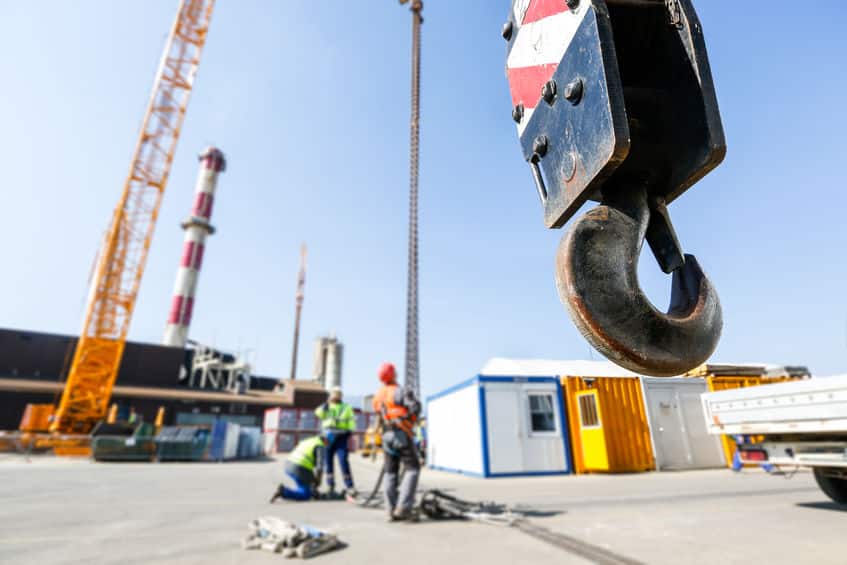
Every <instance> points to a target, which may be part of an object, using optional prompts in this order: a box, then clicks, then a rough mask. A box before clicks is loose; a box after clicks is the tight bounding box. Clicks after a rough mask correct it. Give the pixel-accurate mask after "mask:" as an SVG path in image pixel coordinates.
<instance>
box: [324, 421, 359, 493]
mask: <svg viewBox="0 0 847 565" xmlns="http://www.w3.org/2000/svg"><path fill="white" fill-rule="evenodd" d="M330 437H331V441H330V443H329V446H327V450H326V484H327V486H329V489H330V490H334V489H335V461H334V459H335V456H336V455H338V465H339V466H340V467H341V475H342V477H343V478H344V487H345V488H348V489H349V488H353V475H352V474H351V473H350V452H349V449H348V446H349V445H350V433H349V432H341V433H335V432H333V433H332V434H330Z"/></svg>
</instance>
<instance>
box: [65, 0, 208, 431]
mask: <svg viewBox="0 0 847 565" xmlns="http://www.w3.org/2000/svg"><path fill="white" fill-rule="evenodd" d="M214 4H215V1H214V0H181V1H180V3H179V9H178V12H177V16H176V20H175V21H174V24H173V27H172V28H171V31H170V34H169V35H168V39H167V43H166V45H165V52H164V55H163V56H162V60H161V63H160V64H159V69H158V71H157V74H156V79H155V82H154V84H153V92H152V95H151V97H150V102H149V104H148V106H147V111H146V113H145V115H144V121H143V123H142V126H141V133H140V135H139V138H138V143H137V145H136V147H135V153H134V155H133V158H132V162H131V164H130V168H129V175H128V176H127V179H126V182H125V183H124V188H123V192H122V194H121V198H120V200H119V201H118V205H117V207H116V208H115V212H114V215H113V217H112V222H111V225H110V226H109V230H108V232H107V235H106V239H105V241H104V243H103V246H102V248H101V249H100V252H99V255H98V259H97V267H96V270H95V273H94V278H93V280H92V283H91V290H90V292H89V296H88V304H87V308H86V313H85V321H84V323H83V327H82V331H81V333H80V339H79V343H78V344H77V347H76V352H75V354H74V357H73V361H72V363H71V366H70V369H69V371H68V376H67V383H66V385H65V389H64V393H63V394H62V399H61V401H60V403H59V406H58V408H57V410H56V413H55V415H54V418H53V422H52V424H51V427H50V430H51V431H53V432H60V433H64V434H85V433H88V432H90V431H91V428H92V427H93V426H94V424H95V423H97V422H98V421H100V420H102V419H103V418H104V417H105V416H106V413H107V411H108V405H109V400H110V398H111V395H112V387H113V386H114V383H115V379H116V378H117V373H118V367H119V365H120V362H121V357H122V355H123V350H124V346H125V344H126V337H127V332H128V330H129V323H130V320H131V319H132V312H133V309H134V307H135V300H136V297H137V295H138V287H139V285H140V283H141V277H142V275H143V273H144V266H145V263H146V261H147V252H148V251H149V249H150V241H151V239H152V237H153V231H154V229H155V226H156V218H157V216H158V214H159V206H160V205H161V202H162V195H163V194H164V191H165V185H166V184H167V181H168V175H169V174H170V171H171V164H172V163H173V158H174V152H175V151H176V145H177V141H178V140H179V135H180V133H181V131H182V123H183V120H184V118H185V111H186V108H187V106H188V100H189V97H190V95H191V89H192V87H193V85H194V79H195V76H196V74H197V68H198V66H199V64H200V54H201V52H202V50H203V46H204V44H205V43H206V35H207V33H208V30H209V21H210V19H211V15H212V9H213V8H214Z"/></svg>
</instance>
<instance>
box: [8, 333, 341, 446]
mask: <svg viewBox="0 0 847 565" xmlns="http://www.w3.org/2000/svg"><path fill="white" fill-rule="evenodd" d="M76 342H77V340H76V338H75V337H73V336H68V335H58V334H47V333H39V332H30V331H24V330H13V329H0V429H6V430H11V429H16V428H17V427H18V424H19V422H20V419H21V416H22V415H23V412H24V408H25V406H26V405H27V404H28V403H35V404H40V403H55V401H56V399H57V398H59V396H60V395H61V393H62V390H63V388H64V383H63V382H62V380H61V378H62V376H63V375H64V371H63V370H64V368H65V367H66V363H67V359H70V358H72V357H73V354H74V351H75V348H76ZM196 351H197V349H195V348H188V349H183V348H181V347H168V346H162V345H154V344H147V343H136V342H127V345H126V349H125V351H124V354H123V358H122V360H121V365H120V368H119V371H118V378H117V381H116V383H115V388H114V390H113V394H112V396H113V402H115V403H117V404H118V405H119V407H132V408H133V409H134V410H135V411H136V413H138V414H139V416H141V417H142V418H143V419H144V420H145V421H149V422H152V421H153V419H154V418H155V416H156V413H157V411H158V410H159V407H164V408H165V423H168V424H170V423H177V422H178V421H179V420H180V414H191V413H211V414H232V415H242V416H249V417H250V418H249V421H251V422H252V423H253V425H260V424H261V421H262V416H263V414H264V411H265V409H266V408H270V407H292V408H294V407H296V408H307V409H308V408H312V409H313V408H315V407H317V406H318V405H320V404H321V403H322V402H323V401H324V400H325V399H326V391H325V390H324V389H323V388H321V387H320V386H319V385H317V384H316V383H312V382H309V381H293V382H292V381H279V380H277V379H272V378H268V377H262V376H256V375H246V377H247V378H246V379H242V380H241V381H240V382H241V383H242V386H234V387H228V385H230V384H233V383H234V381H236V380H238V379H237V378H235V377H234V376H233V375H232V374H229V375H227V374H225V373H224V372H223V370H217V377H218V378H213V376H214V374H212V375H210V373H209V371H207V373H206V378H205V379H201V378H200V377H201V372H200V371H199V369H198V367H197V365H196V364H195V363H194V360H195V354H196ZM217 357H218V359H219V360H220V363H218V364H217V366H218V367H226V366H227V364H228V361H230V360H232V362H234V363H235V364H236V365H237V363H236V360H235V358H234V357H233V356H228V355H226V354H222V353H217ZM206 366H207V367H209V368H211V372H212V373H214V372H215V371H216V369H215V364H209V363H206ZM183 419H184V417H183Z"/></svg>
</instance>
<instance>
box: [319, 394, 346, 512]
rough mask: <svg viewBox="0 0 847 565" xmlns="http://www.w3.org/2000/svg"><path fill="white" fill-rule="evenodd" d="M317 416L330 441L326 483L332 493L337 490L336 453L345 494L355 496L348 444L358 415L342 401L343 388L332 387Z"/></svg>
mask: <svg viewBox="0 0 847 565" xmlns="http://www.w3.org/2000/svg"><path fill="white" fill-rule="evenodd" d="M315 416H317V417H318V419H319V420H320V421H321V429H322V430H323V435H325V436H326V438H327V441H328V442H329V443H328V445H327V449H326V458H325V461H326V484H327V486H328V487H329V490H330V493H332V492H334V491H335V472H334V466H335V462H334V461H333V460H334V459H335V455H336V454H338V465H339V466H340V467H341V474H342V476H343V478H344V488H345V494H347V495H348V496H354V495H355V494H356V491H355V490H354V489H353V475H352V474H351V473H350V458H349V455H348V449H347V448H348V445H349V442H350V433H351V432H352V431H353V430H355V429H356V415H355V414H354V413H353V407H352V406H350V405H349V404H347V403H346V402H342V401H341V388H339V387H337V386H336V387H332V389H331V390H330V391H329V402H328V403H326V402H325V403H323V404H321V405H320V406H318V408H317V409H316V410H315Z"/></svg>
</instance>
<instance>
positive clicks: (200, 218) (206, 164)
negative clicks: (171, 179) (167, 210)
mask: <svg viewBox="0 0 847 565" xmlns="http://www.w3.org/2000/svg"><path fill="white" fill-rule="evenodd" d="M198 159H199V160H200V172H199V173H198V174H197V184H196V187H195V189H194V207H193V208H192V210H191V215H190V216H189V217H188V219H187V220H185V221H184V222H182V229H184V230H185V239H184V241H183V244H182V260H181V261H180V265H179V271H177V275H176V284H175V285H174V296H173V299H172V300H171V311H170V313H169V314H168V325H167V326H166V327H165V337H164V338H163V339H162V343H163V344H164V345H170V346H172V347H185V342H186V340H187V339H188V326H189V325H190V324H191V313H192V311H193V310H194V297H195V295H196V294H197V279H198V277H199V276H200V267H201V265H202V263H203V251H204V249H205V248H206V237H207V236H209V235H212V234H213V233H215V228H214V227H212V224H211V221H212V203H213V201H214V198H215V189H216V188H217V186H218V175H220V173H221V172H223V171H224V170H226V159H225V158H224V154H223V152H221V150H220V149H217V148H215V147H209V148H207V149H206V150H205V151H203V152H202V153H201V154H200V155H199V157H198Z"/></svg>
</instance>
